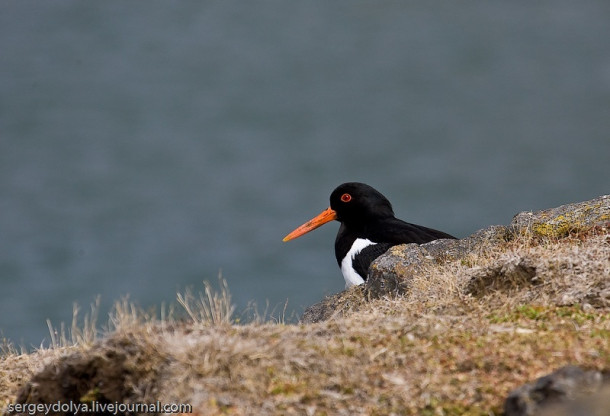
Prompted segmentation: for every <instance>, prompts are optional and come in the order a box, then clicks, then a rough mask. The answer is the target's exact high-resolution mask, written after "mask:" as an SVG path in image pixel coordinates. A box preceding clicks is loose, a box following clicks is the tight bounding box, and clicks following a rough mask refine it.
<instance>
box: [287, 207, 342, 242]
mask: <svg viewBox="0 0 610 416" xmlns="http://www.w3.org/2000/svg"><path fill="white" fill-rule="evenodd" d="M336 219H337V213H336V212H335V210H333V209H331V208H330V207H329V208H328V209H326V210H324V211H322V213H320V215H318V216H317V217H315V218H312V219H310V220H309V221H307V222H306V223H305V224H303V225H301V226H300V227H299V228H297V229H296V230H294V231H293V232H291V233H290V234H288V235H287V236H286V237H284V239H283V240H282V241H283V242H286V241H290V240H294V239H295V238H298V237H300V236H302V235H303V234H307V233H308V232H310V231H313V230H315V229H316V228H318V227H320V226H322V225H324V224H326V223H327V222H330V221H332V220H336Z"/></svg>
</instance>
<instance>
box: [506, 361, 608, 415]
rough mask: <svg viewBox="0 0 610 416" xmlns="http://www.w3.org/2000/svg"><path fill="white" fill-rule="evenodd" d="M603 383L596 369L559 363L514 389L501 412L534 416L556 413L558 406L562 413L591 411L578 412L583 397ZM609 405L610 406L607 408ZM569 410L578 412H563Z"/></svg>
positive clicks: (599, 388) (586, 413) (579, 413)
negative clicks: (542, 375) (545, 373)
mask: <svg viewBox="0 0 610 416" xmlns="http://www.w3.org/2000/svg"><path fill="white" fill-rule="evenodd" d="M603 384H604V377H603V375H602V373H600V372H599V371H595V370H590V371H586V370H583V369H581V368H580V367H577V366H566V367H562V368H560V369H559V370H556V371H554V372H552V373H551V374H549V375H546V376H544V377H541V378H539V379H537V380H536V381H534V382H533V383H530V384H525V385H523V386H521V387H519V388H518V389H516V390H513V391H512V392H511V393H510V394H509V396H508V398H507V399H506V401H505V402H504V415H505V416H534V415H540V414H542V413H543V412H544V414H549V415H550V414H559V411H560V410H561V411H562V412H563V413H561V414H570V415H589V414H594V413H590V412H588V411H587V412H580V411H581V410H583V409H585V407H584V406H586V404H587V400H586V399H585V400H583V397H587V396H592V395H593V394H595V393H598V392H600V391H602V386H603ZM577 399H579V400H578V401H577ZM570 409H571V410H570ZM579 409H580V410H579ZM608 409H610V407H607V408H606V410H608ZM568 410H569V411H570V412H572V411H577V412H578V413H565V411H568ZM591 410H592V409H591ZM549 412H551V413H549ZM609 413H610V412H609ZM600 414H601V413H600ZM605 414H606V415H607V414H608V413H605Z"/></svg>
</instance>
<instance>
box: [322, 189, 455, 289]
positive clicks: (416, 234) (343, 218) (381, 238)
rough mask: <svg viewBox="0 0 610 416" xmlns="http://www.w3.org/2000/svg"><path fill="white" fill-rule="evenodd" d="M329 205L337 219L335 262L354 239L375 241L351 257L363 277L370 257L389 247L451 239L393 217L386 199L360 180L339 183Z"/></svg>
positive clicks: (444, 234)
mask: <svg viewBox="0 0 610 416" xmlns="http://www.w3.org/2000/svg"><path fill="white" fill-rule="evenodd" d="M345 194H347V195H350V198H349V201H347V202H345V201H343V200H342V197H343V195H345ZM344 199H347V198H346V197H345V198H344ZM330 207H331V208H332V209H333V210H334V211H335V212H336V213H337V220H338V221H340V222H341V227H340V228H339V232H338V233H337V238H336V240H335V256H336V258H337V263H339V265H341V262H342V260H343V259H344V258H345V255H346V254H347V252H348V251H349V250H350V248H351V247H352V244H353V243H354V241H356V239H358V238H363V239H368V240H370V241H372V242H374V243H377V244H376V245H375V246H369V247H367V248H365V249H363V250H362V251H361V252H360V253H359V254H358V255H356V256H355V258H354V269H355V270H356V272H358V274H359V275H360V276H362V278H363V279H364V280H366V275H367V272H368V268H369V266H370V264H371V263H372V262H373V260H375V259H376V258H377V257H379V256H380V255H382V254H383V253H385V252H386V251H387V250H388V249H389V248H390V247H392V246H395V245H399V244H407V243H416V244H423V243H428V242H430V241H433V240H438V239H441V238H452V239H454V238H455V237H453V236H452V235H449V234H447V233H444V232H442V231H438V230H434V229H432V228H428V227H423V226H421V225H416V224H411V223H408V222H405V221H402V220H400V219H398V218H396V217H395V216H394V210H393V209H392V204H391V203H390V201H388V199H387V198H386V197H385V196H383V195H382V194H381V193H380V192H379V191H377V190H376V189H375V188H373V187H371V186H369V185H366V184H364V183H359V182H348V183H344V184H342V185H339V186H338V187H337V188H336V189H335V190H334V191H333V192H332V194H331V195H330Z"/></svg>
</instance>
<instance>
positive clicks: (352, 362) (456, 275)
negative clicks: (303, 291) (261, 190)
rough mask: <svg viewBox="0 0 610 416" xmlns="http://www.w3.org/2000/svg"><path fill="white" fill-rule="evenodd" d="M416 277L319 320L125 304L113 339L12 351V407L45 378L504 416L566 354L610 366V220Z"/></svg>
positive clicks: (4, 382) (241, 399) (126, 389)
mask: <svg viewBox="0 0 610 416" xmlns="http://www.w3.org/2000/svg"><path fill="white" fill-rule="evenodd" d="M523 270H526V273H525V275H524V274H523ZM523 276H526V278H523ZM473 282H475V283H476V284H473ZM410 287H411V290H410V292H409V293H408V294H407V295H405V296H402V297H400V298H394V299H377V300H372V301H367V300H366V299H363V298H362V297H361V295H360V293H359V292H357V291H358V289H357V288H355V289H353V290H354V291H355V292H354V296H353V297H351V298H350V299H351V301H350V303H351V305H350V310H351V311H352V312H346V311H344V313H343V314H339V315H337V316H336V317H335V318H333V319H330V320H328V321H326V322H321V323H317V324H310V325H299V324H296V325H285V324H282V323H277V322H274V323H269V322H267V323H264V322H261V320H259V321H258V322H254V323H250V324H242V325H237V324H234V323H233V321H232V319H231V315H230V314H231V308H230V305H229V304H230V299H229V298H228V293H227V292H223V294H219V295H216V294H213V293H211V292H209V291H206V292H205V294H204V295H203V296H202V297H199V298H195V297H192V296H191V297H188V296H182V297H181V302H180V303H181V304H183V306H184V308H185V310H186V311H188V313H187V314H186V318H184V319H179V318H177V317H173V315H172V316H167V317H166V318H165V319H164V320H163V321H159V320H156V319H153V318H152V317H150V316H147V315H146V314H142V313H141V312H139V311H137V310H135V309H133V307H131V306H130V305H129V304H127V303H119V305H118V306H117V308H116V310H115V312H114V314H113V318H112V330H111V331H110V332H107V333H105V334H103V335H102V336H99V335H96V334H95V332H96V331H94V330H93V331H92V330H91V328H90V331H88V332H84V333H81V334H80V336H79V337H77V338H76V339H75V340H74V342H72V341H70V342H68V341H67V340H63V341H62V342H57V343H56V345H55V346H54V347H53V348H49V349H44V350H40V351H36V352H34V353H30V354H25V353H23V354H20V353H18V352H17V351H15V350H14V349H12V348H8V347H7V348H5V352H4V354H3V355H2V358H1V359H0V407H2V406H3V405H6V404H7V403H13V402H15V401H16V400H17V399H18V397H17V396H18V395H19V394H20V393H19V392H20V391H21V396H22V397H21V398H22V399H23V398H24V397H25V396H24V393H23V392H24V390H22V389H23V387H24V386H26V385H27V384H28V382H29V381H30V380H34V381H36V383H38V384H37V389H38V392H36V391H34V390H32V389H30V390H29V393H28V394H29V395H30V396H29V399H30V400H35V399H36V398H37V397H38V399H40V398H42V397H45V398H48V397H50V396H44V394H46V393H45V392H43V391H41V389H42V388H43V387H44V385H45V383H46V384H48V386H47V387H48V388H47V393H48V392H52V394H64V395H65V397H63V398H62V397H54V400H60V399H65V398H66V397H68V395H69V394H71V393H73V396H72V397H75V398H76V400H81V401H88V400H93V399H97V400H100V399H111V398H112V399H115V398H118V399H120V400H125V401H131V402H137V401H140V402H142V401H152V400H160V401H164V402H175V403H189V404H191V405H193V409H194V411H195V412H196V413H198V414H202V415H252V414H257V415H275V414H277V415H280V414H281V415H290V414H295V415H297V414H298V415H389V414H397V415H399V414H414V415H415V414H417V415H490V414H496V415H497V414H501V411H502V404H503V400H504V399H505V398H506V396H507V395H508V393H509V392H510V391H511V390H512V389H514V388H516V387H518V386H520V385H522V384H523V383H526V382H529V381H532V380H534V379H535V378H537V377H540V376H542V375H545V374H547V373H549V372H551V371H553V370H555V369H557V368H559V367H562V366H564V365H567V364H575V365H580V366H582V367H585V368H592V369H599V370H606V371H608V370H610V303H609V302H610V234H608V231H607V229H604V228H598V229H596V230H593V231H588V232H579V233H578V234H574V233H568V235H567V236H563V237H562V238H552V239H551V238H541V237H521V238H519V239H517V240H513V241H511V242H507V243H506V244H504V245H502V246H497V247H495V248H493V249H490V250H488V251H486V252H481V253H476V254H472V255H471V256H469V257H468V258H467V259H466V260H459V261H454V262H450V263H446V264H444V265H441V266H436V265H435V266H434V267H431V268H430V269H429V270H426V271H425V273H422V274H421V275H419V276H417V277H415V278H414V280H413V282H411V285H410ZM469 287H470V288H472V287H476V288H477V289H476V291H469V290H468V288H469ZM198 310H199V311H200V312H197V311H198ZM99 357H103V359H98V358H99ZM117 363H118V364H117ZM119 364H120V368H121V372H120V374H115V373H116V371H115V372H108V374H115V376H112V377H114V378H110V379H106V380H103V382H104V383H102V384H100V382H101V381H100V380H99V379H95V378H94V377H93V378H91V379H89V380H77V379H75V380H73V384H74V389H76V385H80V386H81V387H80V388H81V389H83V390H82V391H78V392H77V393H78V394H77V393H75V392H71V391H70V389H69V386H68V387H67V388H66V389H64V390H62V391H60V390H57V389H56V390H53V388H54V387H53V386H52V385H53V383H55V384H61V383H58V380H57V378H58V377H60V376H62V375H65V374H77V375H78V374H81V373H78V372H75V369H80V368H89V367H88V366H98V367H100V368H97V370H99V371H97V374H103V371H102V370H103V368H102V367H104V366H113V368H116V367H117V365H119ZM45 367H46V368H47V369H48V368H52V370H53V371H47V373H45V376H44V377H42V376H40V374H41V372H43V373H44V371H43V369H44V368H45ZM82 374H85V373H82ZM87 374H88V373H87ZM85 376H86V375H82V376H81V377H85ZM54 377H55V378H54ZM109 377H110V376H109ZM87 383H89V384H87ZM112 383H117V384H118V385H119V384H120V385H119V386H118V387H119V388H116V389H108V390H104V388H106V387H108V385H109V384H112ZM64 384H66V383H64ZM68 384H69V383H68ZM83 385H85V387H82V386H83ZM41 386H43V387H41ZM49 394H51V393H49ZM105 394H106V395H107V396H104V395H105ZM111 394H112V395H114V396H112V397H111V396H110V395H111ZM36 395H38V396H36ZM116 395H120V397H118V396H116ZM103 396H104V397H103Z"/></svg>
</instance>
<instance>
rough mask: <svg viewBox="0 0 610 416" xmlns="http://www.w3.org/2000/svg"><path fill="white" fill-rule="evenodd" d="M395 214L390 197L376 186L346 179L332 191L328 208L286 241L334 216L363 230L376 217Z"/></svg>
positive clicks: (374, 220) (332, 218)
mask: <svg viewBox="0 0 610 416" xmlns="http://www.w3.org/2000/svg"><path fill="white" fill-rule="evenodd" d="M393 216H394V211H392V205H391V204H390V201H388V200H387V198H386V197H385V196H383V195H381V194H380V193H379V192H378V191H377V190H376V189H374V188H372V187H370V186H368V185H366V184H363V183H359V182H347V183H344V184H342V185H339V186H338V187H337V188H336V189H335V190H334V191H333V193H332V194H331V195H330V207H329V208H328V209H326V210H324V211H323V212H321V213H320V214H319V215H318V216H316V217H314V218H312V219H310V220H309V221H307V222H306V223H305V224H303V225H301V226H300V227H298V228H297V229H295V230H294V231H292V232H291V233H290V234H288V235H287V236H286V237H284V240H283V241H290V240H293V239H295V238H298V237H300V236H302V235H303V234H306V233H308V232H310V231H312V230H315V229H316V228H318V227H320V226H321V225H323V224H326V223H327V222H330V221H333V220H337V221H341V222H342V223H343V224H345V226H347V227H349V228H350V229H352V230H361V229H363V228H366V227H367V225H370V224H373V223H375V222H376V220H380V219H383V218H388V217H393Z"/></svg>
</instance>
